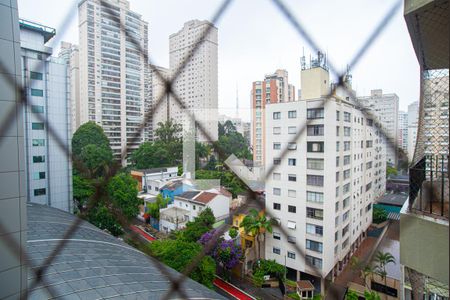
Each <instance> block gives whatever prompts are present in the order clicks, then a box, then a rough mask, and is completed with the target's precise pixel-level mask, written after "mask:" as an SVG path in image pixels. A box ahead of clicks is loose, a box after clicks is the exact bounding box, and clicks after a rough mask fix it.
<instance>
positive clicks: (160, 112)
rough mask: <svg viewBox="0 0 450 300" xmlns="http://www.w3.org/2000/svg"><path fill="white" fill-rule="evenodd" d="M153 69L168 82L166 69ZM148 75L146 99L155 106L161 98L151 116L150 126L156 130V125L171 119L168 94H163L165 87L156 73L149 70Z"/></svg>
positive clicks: (156, 67)
mask: <svg viewBox="0 0 450 300" xmlns="http://www.w3.org/2000/svg"><path fill="white" fill-rule="evenodd" d="M153 68H154V69H156V70H158V71H159V74H161V75H162V76H163V78H164V79H166V80H168V79H169V76H170V71H169V69H167V68H164V67H160V66H153ZM149 74H150V85H151V87H150V92H151V94H150V97H148V99H151V104H152V105H155V104H156V101H158V100H159V99H160V98H161V97H162V98H161V102H160V104H159V106H158V107H157V109H156V110H155V112H154V113H153V114H152V124H153V129H154V130H155V129H156V128H158V123H160V122H161V123H164V122H166V121H168V120H170V119H171V111H170V107H171V106H170V105H171V100H170V94H164V92H165V85H164V81H163V80H161V78H160V77H159V76H158V75H157V74H156V71H154V70H153V69H152V68H149Z"/></svg>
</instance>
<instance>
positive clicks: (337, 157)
mask: <svg viewBox="0 0 450 300" xmlns="http://www.w3.org/2000/svg"><path fill="white" fill-rule="evenodd" d="M336 167H339V156H336Z"/></svg>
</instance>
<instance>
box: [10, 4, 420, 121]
mask: <svg viewBox="0 0 450 300" xmlns="http://www.w3.org/2000/svg"><path fill="white" fill-rule="evenodd" d="M76 2H78V1H73V0H63V1H61V0H60V1H54V0H18V3H19V17H20V18H24V19H28V20H31V21H35V22H38V23H42V24H44V25H47V26H50V27H54V28H56V33H57V36H58V40H65V41H69V42H72V43H78V28H77V23H78V16H77V9H76ZM220 3H221V1H217V0H195V1H194V0H164V1H161V0H130V6H131V9H132V10H134V11H135V12H138V13H140V14H142V16H143V19H144V20H146V21H147V22H149V51H150V57H151V58H152V60H153V62H154V63H156V64H158V65H161V66H164V67H168V65H169V54H168V51H169V35H170V34H172V33H174V32H177V31H178V30H179V29H181V28H182V26H183V23H184V22H186V21H188V20H191V19H207V20H210V19H211V17H212V15H213V12H214V11H215V9H216V7H218V5H220ZM285 3H286V5H287V6H288V7H289V8H290V9H291V10H292V12H293V14H294V15H295V16H296V17H297V18H298V20H299V21H300V22H301V23H302V24H304V25H305V29H306V30H307V31H308V32H309V33H310V34H311V35H312V37H313V39H314V40H315V41H316V42H317V43H318V45H319V47H320V48H321V49H323V50H324V51H326V52H327V53H328V55H329V59H331V60H332V62H333V64H334V65H335V66H336V67H337V68H340V69H342V70H343V69H345V66H346V65H347V63H349V62H350V60H351V59H352V57H353V55H354V54H355V53H356V52H357V50H358V49H359V48H360V47H361V46H362V45H363V43H364V41H365V40H366V38H367V36H368V35H369V34H370V33H371V32H372V31H373V29H374V28H375V27H376V26H377V24H378V23H379V22H380V21H381V20H382V19H383V17H384V15H385V14H386V12H387V11H388V9H390V8H391V6H392V5H393V1H392V0H377V1H373V0H351V1H350V0H348V1H347V0H341V1H332V0H328V1H326V0H315V1H311V0H301V1H299V0H292V1H287V0H286V2H285ZM74 4H75V5H74ZM69 12H70V14H69ZM67 15H71V16H72V17H71V19H70V23H69V26H68V27H67V30H65V32H60V27H61V24H62V23H63V21H64V19H65V17H66V16H67ZM216 26H217V27H218V29H219V107H220V109H221V111H222V112H225V113H227V114H229V115H233V114H234V108H235V105H236V104H235V103H236V87H237V88H238V90H239V106H240V107H241V108H248V107H249V106H250V89H251V83H252V82H253V81H256V80H261V79H263V78H264V75H265V74H268V73H272V72H274V71H275V70H276V69H277V68H283V69H286V70H287V71H288V72H289V82H290V83H292V84H294V85H295V86H296V89H298V88H299V87H300V56H301V55H302V51H303V48H304V51H305V54H306V56H307V60H308V59H309V54H310V53H311V51H312V50H311V49H310V48H309V47H308V45H307V43H306V41H305V40H304V39H302V38H301V37H299V35H298V34H297V33H296V32H295V30H294V29H293V28H292V27H291V26H290V24H289V23H288V22H287V21H286V20H285V19H284V18H283V16H282V15H281V14H280V12H279V11H278V10H277V9H276V7H275V6H274V5H273V4H272V3H271V1H269V0H235V1H234V2H233V3H232V5H231V6H230V7H229V9H228V11H227V12H226V14H225V15H224V16H223V17H222V18H221V19H220V20H219V22H218V24H216ZM352 75H353V88H354V89H355V90H356V91H357V94H358V95H368V94H370V90H371V89H378V88H380V89H383V91H384V92H386V93H396V94H397V95H398V96H399V97H400V109H401V110H407V106H408V104H410V103H411V102H414V101H417V100H418V99H419V65H418V63H417V60H416V57H415V55H414V50H413V48H412V45H411V41H410V38H409V34H408V30H407V28H406V24H405V21H404V19H403V7H402V8H401V9H399V10H398V12H397V14H396V15H395V17H394V18H393V20H392V21H391V23H389V25H388V26H387V27H386V28H385V30H384V32H383V33H382V35H381V36H380V37H379V38H378V39H377V41H376V42H375V43H374V44H373V46H372V47H371V48H370V49H369V50H368V51H367V52H366V53H365V55H364V56H363V58H362V59H361V60H360V62H359V64H358V65H357V66H356V67H355V68H354V69H353V70H352ZM241 116H242V117H244V118H245V119H248V118H249V114H248V113H246V112H243V113H241Z"/></svg>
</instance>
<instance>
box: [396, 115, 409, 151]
mask: <svg viewBox="0 0 450 300" xmlns="http://www.w3.org/2000/svg"><path fill="white" fill-rule="evenodd" d="M397 143H398V147H399V148H401V149H402V150H403V151H404V152H405V153H406V152H407V151H408V113H407V112H404V111H399V112H398V135H397Z"/></svg>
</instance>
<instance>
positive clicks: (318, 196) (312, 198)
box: [306, 191, 323, 203]
mask: <svg viewBox="0 0 450 300" xmlns="http://www.w3.org/2000/svg"><path fill="white" fill-rule="evenodd" d="M306 201H308V202H316V203H323V193H319V192H310V191H307V192H306Z"/></svg>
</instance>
